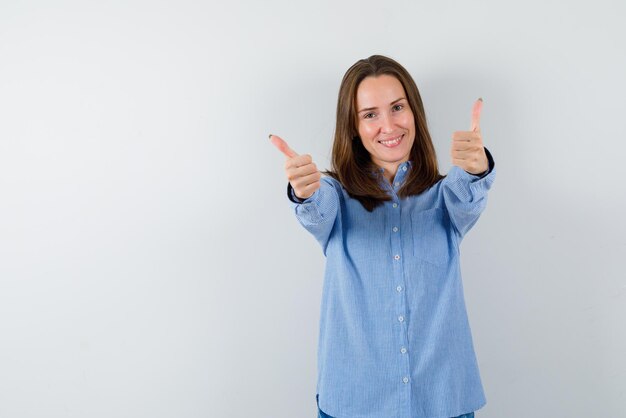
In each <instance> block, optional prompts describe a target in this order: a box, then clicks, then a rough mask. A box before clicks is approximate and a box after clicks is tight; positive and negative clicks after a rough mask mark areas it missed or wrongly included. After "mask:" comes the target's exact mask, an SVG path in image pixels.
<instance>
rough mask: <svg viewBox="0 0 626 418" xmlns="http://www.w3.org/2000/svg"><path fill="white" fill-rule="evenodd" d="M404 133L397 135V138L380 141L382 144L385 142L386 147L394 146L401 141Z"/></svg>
mask: <svg viewBox="0 0 626 418" xmlns="http://www.w3.org/2000/svg"><path fill="white" fill-rule="evenodd" d="M402 136H403V135H400V136H399V137H397V138H396V139H389V140H387V141H378V142H380V143H381V144H383V145H384V146H386V147H393V146H396V145H398V144H399V143H400V140H401V139H402Z"/></svg>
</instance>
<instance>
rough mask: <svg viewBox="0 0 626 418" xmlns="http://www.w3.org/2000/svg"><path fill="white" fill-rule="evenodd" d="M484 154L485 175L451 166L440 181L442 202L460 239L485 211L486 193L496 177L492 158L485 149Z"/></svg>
mask: <svg viewBox="0 0 626 418" xmlns="http://www.w3.org/2000/svg"><path fill="white" fill-rule="evenodd" d="M485 153H486V154H487V159H488V160H489V169H488V170H487V171H486V172H485V173H483V174H480V175H474V174H471V173H468V172H467V171H465V170H463V169H462V168H460V167H458V166H453V167H452V168H451V169H450V172H449V173H448V175H447V176H446V177H445V178H444V179H443V180H442V190H443V200H444V203H445V206H446V209H447V211H448V214H449V216H450V220H451V221H452V224H453V225H454V228H455V230H456V232H457V234H458V235H459V237H461V238H462V237H463V236H464V235H465V234H466V233H467V232H468V231H469V230H470V229H471V228H472V227H473V226H474V224H475V223H476V221H478V218H479V217H480V214H481V213H482V211H483V210H484V209H485V206H486V205H487V193H488V191H489V189H490V188H491V186H492V184H493V182H494V180H495V177H496V170H495V166H496V164H495V162H494V160H493V156H492V155H491V153H490V152H489V150H488V149H487V148H485Z"/></svg>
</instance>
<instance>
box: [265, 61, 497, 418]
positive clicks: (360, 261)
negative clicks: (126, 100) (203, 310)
mask: <svg viewBox="0 0 626 418" xmlns="http://www.w3.org/2000/svg"><path fill="white" fill-rule="evenodd" d="M481 108H482V100H481V99H479V100H477V101H476V103H475V104H474V109H473V113H472V125H471V129H470V130H469V131H458V132H454V134H453V135H452V145H451V152H450V155H451V158H452V163H453V164H454V166H453V167H452V168H451V170H450V172H449V173H448V175H447V176H442V175H441V174H440V173H439V169H438V166H437V157H436V155H435V149H434V147H433V143H432V140H431V138H430V134H429V132H428V127H427V124H426V116H425V113H424V107H423V105H422V100H421V98H420V94H419V91H418V89H417V86H416V85H415V82H414V81H413V79H412V77H411V76H410V75H409V73H408V72H407V71H406V69H404V68H403V67H402V66H401V65H400V64H398V63H397V62H396V61H394V60H392V59H390V58H387V57H383V56H380V55H373V56H371V57H369V58H367V59H362V60H359V61H358V62H356V63H355V64H354V65H353V66H352V67H350V69H348V71H347V72H346V74H345V75H344V78H343V81H342V83H341V87H340V89H339V100H338V103H337V122H336V123H337V124H336V128H335V139H334V144H333V151H332V168H331V170H329V171H325V172H324V174H326V176H324V177H322V176H321V173H320V172H319V171H318V169H317V167H316V165H315V164H314V163H313V161H312V159H311V156H310V155H298V154H297V153H296V152H295V151H293V150H292V149H290V148H289V146H288V145H287V143H286V142H285V141H283V140H282V139H281V138H279V137H278V136H275V135H270V139H271V140H272V142H273V143H274V145H276V146H277V147H278V148H279V149H280V150H281V151H282V152H283V153H284V154H285V155H286V156H287V161H286V164H285V171H286V174H287V179H288V180H289V184H288V185H287V195H288V198H289V199H290V201H291V205H292V206H293V208H294V211H295V215H296V217H297V219H298V221H299V222H300V223H301V224H302V226H303V227H304V228H306V229H307V230H308V231H309V232H310V233H311V234H312V235H313V236H314V237H315V238H316V239H317V241H318V242H319V243H320V245H321V247H322V251H323V253H324V255H325V256H326V270H325V278H324V285H323V291H322V304H321V318H320V332H319V345H318V379H317V394H316V400H317V404H318V410H319V417H322V418H324V417H331V418H332V417H338V418H356V417H358V418H366V417H371V418H383V417H384V418H387V417H406V418H409V417H411V418H414V417H420V418H450V417H473V416H474V413H473V411H476V410H477V409H479V408H481V407H482V406H484V405H485V403H486V398H485V395H484V392H483V388H482V383H481V379H480V374H479V370H478V364H477V361H476V356H475V353H474V348H473V342H472V336H471V331H470V326H469V322H468V318H467V313H466V308H465V301H464V296H463V286H462V282H461V271H460V264H459V245H460V243H461V240H462V239H463V237H464V236H465V234H466V233H467V232H468V231H469V230H470V228H472V226H473V225H474V224H475V223H476V221H477V220H478V218H479V216H480V214H481V212H482V211H483V210H484V209H485V205H486V203H487V192H488V190H489V189H490V187H491V185H492V183H493V181H494V178H495V164H494V162H493V158H492V157H491V154H490V153H489V152H488V151H487V149H486V148H484V146H483V142H482V137H481V133H480V127H479V120H480V112H481Z"/></svg>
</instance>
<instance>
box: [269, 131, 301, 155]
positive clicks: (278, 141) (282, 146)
mask: <svg viewBox="0 0 626 418" xmlns="http://www.w3.org/2000/svg"><path fill="white" fill-rule="evenodd" d="M270 141H272V144H274V146H275V147H276V148H278V150H279V151H280V152H282V153H283V154H285V155H286V156H287V157H288V158H293V157H297V156H298V153H297V152H295V151H294V150H292V149H291V148H289V145H287V143H286V142H285V141H284V140H283V139H282V138H281V137H279V136H277V135H272V134H270Z"/></svg>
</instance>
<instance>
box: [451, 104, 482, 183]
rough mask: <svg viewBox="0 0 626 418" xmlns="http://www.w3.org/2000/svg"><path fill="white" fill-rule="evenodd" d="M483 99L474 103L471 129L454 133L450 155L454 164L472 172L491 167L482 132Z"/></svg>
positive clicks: (477, 172)
mask: <svg viewBox="0 0 626 418" xmlns="http://www.w3.org/2000/svg"><path fill="white" fill-rule="evenodd" d="M482 107H483V99H482V98H481V99H478V100H476V102H475V103H474V108H473V110H472V128H471V131H456V132H454V133H453V134H452V147H451V149H450V156H451V157H452V164H454V165H457V166H459V167H461V168H462V169H463V170H465V171H467V172H468V173H470V174H482V173H484V172H485V171H487V170H488V169H489V160H488V159H487V154H486V153H485V147H484V146H483V138H482V136H481V134H480V111H481V110H482Z"/></svg>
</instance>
